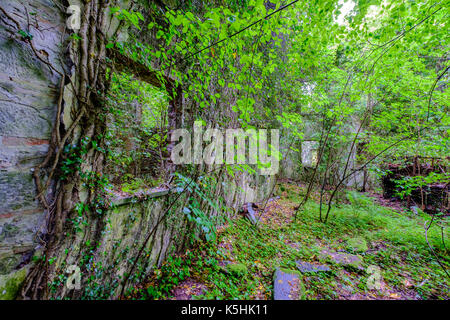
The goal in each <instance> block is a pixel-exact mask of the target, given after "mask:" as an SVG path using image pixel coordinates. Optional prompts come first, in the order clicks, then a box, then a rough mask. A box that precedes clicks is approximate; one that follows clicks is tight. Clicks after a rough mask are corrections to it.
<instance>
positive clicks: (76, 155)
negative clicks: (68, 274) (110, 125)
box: [22, 0, 108, 299]
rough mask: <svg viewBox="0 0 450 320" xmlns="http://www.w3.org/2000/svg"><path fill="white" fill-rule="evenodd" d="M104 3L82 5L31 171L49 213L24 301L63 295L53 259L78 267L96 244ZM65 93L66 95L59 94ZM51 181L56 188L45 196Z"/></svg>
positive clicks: (102, 128) (103, 86)
mask: <svg viewBox="0 0 450 320" xmlns="http://www.w3.org/2000/svg"><path fill="white" fill-rule="evenodd" d="M107 5H108V1H107V0H91V1H86V2H85V3H84V5H83V6H82V8H81V10H82V13H81V28H80V30H79V31H78V35H79V37H80V39H74V40H72V41H71V44H70V46H71V56H72V57H71V58H72V60H73V63H74V73H73V74H72V76H70V75H68V74H66V75H63V76H62V78H61V92H60V95H61V96H60V100H59V105H58V114H57V119H56V120H57V121H56V122H55V125H54V131H53V134H52V142H51V146H50V150H49V153H48V156H47V157H46V159H45V161H44V162H43V163H42V164H41V165H39V166H38V167H37V168H36V169H37V170H35V179H36V183H37V187H38V192H39V195H40V199H41V202H43V204H44V205H45V207H46V209H47V211H48V213H47V221H46V223H47V228H46V232H45V234H44V235H43V236H44V239H43V240H44V243H45V244H44V246H43V255H42V256H41V258H40V260H39V261H38V262H37V263H36V264H35V266H34V268H33V269H32V271H31V272H30V273H29V275H28V277H27V279H26V281H25V284H24V286H23V288H22V297H23V298H33V299H47V298H51V297H60V298H62V297H65V296H66V292H65V290H66V287H65V286H59V287H54V288H53V290H50V286H51V284H52V283H54V282H55V281H56V280H57V279H56V278H57V277H58V275H59V276H61V274H63V273H64V272H65V270H62V268H63V267H64V265H65V264H62V263H58V261H55V260H56V259H58V260H59V261H60V262H61V261H66V262H67V265H68V264H73V265H79V263H78V262H79V260H80V259H82V257H83V252H84V251H86V250H88V249H89V246H90V245H91V244H95V243H96V241H97V238H98V236H99V234H100V232H101V229H102V225H103V220H102V210H103V204H102V202H101V197H100V195H99V192H100V191H99V190H100V188H98V184H99V181H102V169H103V165H104V161H105V155H104V148H103V147H104V146H103V144H104V141H103V136H104V132H105V117H104V116H103V115H104V110H105V104H104V101H105V100H104V96H105V93H106V90H107V79H106V63H105V62H106V59H105V57H106V56H105V53H106V48H105V45H106V41H107V40H106V35H107V30H106V25H107V24H106V21H107V19H108V17H107V10H106V9H107ZM64 90H66V91H67V92H66V93H68V94H66V95H64ZM63 96H66V97H67V96H72V97H73V100H72V102H71V101H64V100H63ZM64 112H66V113H67V112H70V114H71V118H72V119H71V121H70V124H68V125H67V123H66V126H65V125H64V123H63V122H62V121H60V119H61V118H62V116H63V113H64ZM59 168H62V169H59ZM44 177H45V178H47V179H44ZM44 180H45V181H46V182H43V181H44ZM52 183H54V184H55V186H56V187H55V188H54V191H53V192H48V187H49V185H51V184H52ZM75 209H77V210H75ZM76 215H82V216H83V220H84V223H83V224H82V225H80V226H79V228H80V229H81V232H82V233H83V236H82V237H75V236H74V235H73V234H72V233H71V230H73V221H74V219H76V217H75V216H76ZM61 257H62V258H61ZM55 288H56V289H55ZM79 294H80V291H72V296H70V298H78V296H77V295H79Z"/></svg>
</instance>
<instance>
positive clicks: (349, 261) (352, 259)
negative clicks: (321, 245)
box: [319, 250, 364, 271]
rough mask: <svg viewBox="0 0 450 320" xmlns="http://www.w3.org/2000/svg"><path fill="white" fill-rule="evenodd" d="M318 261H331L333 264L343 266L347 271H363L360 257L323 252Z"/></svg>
mask: <svg viewBox="0 0 450 320" xmlns="http://www.w3.org/2000/svg"><path fill="white" fill-rule="evenodd" d="M319 259H321V260H331V261H332V262H334V263H335V264H337V265H340V266H343V267H345V268H348V269H354V270H360V271H363V270H364V268H363V266H362V263H363V259H362V257H361V256H360V255H355V254H349V253H340V252H339V253H338V252H332V251H328V250H323V251H322V254H321V255H320V256H319Z"/></svg>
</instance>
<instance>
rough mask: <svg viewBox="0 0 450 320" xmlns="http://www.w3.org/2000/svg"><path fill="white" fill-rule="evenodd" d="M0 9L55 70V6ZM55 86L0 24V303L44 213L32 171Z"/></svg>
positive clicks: (38, 1)
mask: <svg viewBox="0 0 450 320" xmlns="http://www.w3.org/2000/svg"><path fill="white" fill-rule="evenodd" d="M1 7H2V8H3V9H4V10H5V11H6V12H7V13H8V14H9V15H10V17H12V18H13V19H15V20H16V21H17V22H18V23H19V25H20V26H27V25H28V26H29V30H24V31H26V32H28V33H30V34H33V39H32V40H33V43H34V45H35V48H36V50H37V51H38V52H39V54H40V55H41V56H42V57H45V58H46V59H49V60H48V61H50V62H51V63H52V64H53V65H54V66H56V67H57V68H58V66H59V65H60V63H59V57H60V56H61V53H62V48H61V46H60V43H61V38H62V31H63V26H64V17H63V16H62V14H61V12H60V10H59V9H58V8H57V7H55V4H54V2H53V1H51V0H34V1H1ZM2 18H3V17H2ZM28 22H32V23H28ZM35 26H38V28H36V27H35ZM58 83H59V78H58V76H57V74H56V73H54V72H51V71H50V70H49V68H48V67H47V66H46V65H45V64H44V63H43V62H41V61H39V60H38V59H37V58H36V56H35V54H34V52H33V51H32V49H31V48H30V46H29V45H28V44H27V43H25V41H23V39H21V35H19V34H18V33H17V30H16V27H15V24H14V23H13V22H11V21H9V20H3V19H2V20H0V298H11V297H12V296H11V292H12V291H14V287H15V286H16V283H20V279H22V278H23V277H24V276H25V274H26V272H25V271H24V270H25V269H20V266H22V265H25V264H26V263H27V262H28V260H29V258H30V255H31V252H32V251H33V248H34V247H36V245H37V244H38V242H37V241H36V239H35V237H34V235H35V233H36V231H37V230H38V228H40V227H41V226H42V223H43V218H44V212H43V209H42V208H41V206H40V205H39V204H38V202H37V201H36V200H35V196H36V192H35V190H36V188H35V185H34V181H33V179H32V171H31V170H32V168H33V167H34V166H36V164H38V163H39V162H41V161H42V160H43V157H44V156H45V154H46V152H47V150H48V146H49V139H50V132H51V130H52V127H53V122H54V119H55V113H56V104H57V101H56V96H57V93H58V91H59V89H58ZM19 269H20V270H19ZM4 287H8V288H9V289H11V288H12V291H11V290H5V289H4Z"/></svg>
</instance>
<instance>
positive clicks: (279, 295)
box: [273, 268, 304, 300]
mask: <svg viewBox="0 0 450 320" xmlns="http://www.w3.org/2000/svg"><path fill="white" fill-rule="evenodd" d="M303 291H304V290H303V283H302V280H301V279H300V273H299V272H298V271H297V270H285V269H280V268H278V269H276V270H275V273H274V277H273V299H274V300H299V299H301V297H302V295H303Z"/></svg>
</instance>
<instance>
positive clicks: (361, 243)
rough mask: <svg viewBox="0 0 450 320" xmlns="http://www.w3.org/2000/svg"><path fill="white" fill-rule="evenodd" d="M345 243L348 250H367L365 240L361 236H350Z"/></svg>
mask: <svg viewBox="0 0 450 320" xmlns="http://www.w3.org/2000/svg"><path fill="white" fill-rule="evenodd" d="M347 245H348V248H349V249H350V250H353V251H354V252H366V251H367V250H369V247H368V246H367V242H366V240H365V239H363V238H352V239H348V240H347Z"/></svg>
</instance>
